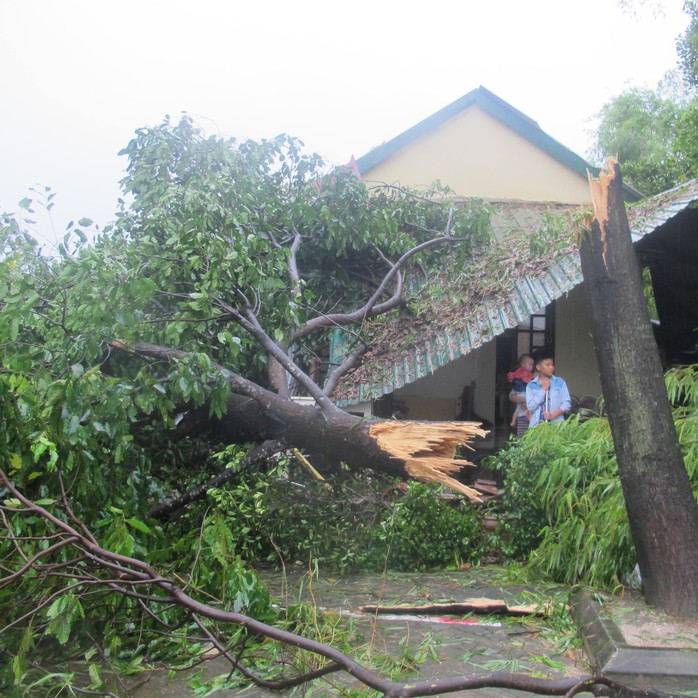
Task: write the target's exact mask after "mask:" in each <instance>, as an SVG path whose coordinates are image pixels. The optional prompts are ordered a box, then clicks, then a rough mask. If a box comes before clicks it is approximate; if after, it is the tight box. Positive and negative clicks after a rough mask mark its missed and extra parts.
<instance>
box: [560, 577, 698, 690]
mask: <svg viewBox="0 0 698 698" xmlns="http://www.w3.org/2000/svg"><path fill="white" fill-rule="evenodd" d="M572 614H573V616H574V618H575V620H576V622H577V624H578V626H579V628H580V630H581V634H582V638H583V640H584V647H585V649H586V653H587V656H588V658H589V661H590V664H591V666H592V669H593V670H594V673H595V674H597V675H599V674H603V675H604V676H607V677H608V678H610V679H613V680H615V681H618V682H619V683H624V684H627V685H629V686H633V687H634V688H637V689H645V690H650V689H652V690H661V691H666V692H681V691H690V692H692V695H698V621H696V620H687V619H682V618H676V617H673V616H669V615H667V614H664V613H661V612H659V611H656V610H653V609H651V608H648V607H647V606H646V605H645V604H644V601H643V599H642V597H640V596H639V595H638V594H634V593H632V592H631V593H628V594H627V595H626V596H625V597H621V598H618V597H611V596H609V595H607V594H603V595H600V594H592V593H590V592H589V591H587V590H580V591H578V592H576V593H575V594H574V595H573V597H572Z"/></svg>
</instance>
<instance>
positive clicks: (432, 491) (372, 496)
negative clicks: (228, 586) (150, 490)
mask: <svg viewBox="0 0 698 698" xmlns="http://www.w3.org/2000/svg"><path fill="white" fill-rule="evenodd" d="M294 467H295V466H294V464H293V462H292V461H290V462H288V463H286V462H284V463H282V464H279V465H278V466H277V467H276V468H274V469H272V470H271V471H269V472H268V473H259V472H254V473H252V472H250V473H241V474H240V476H239V478H238V479H237V480H236V481H235V484H233V485H229V486H228V487H226V489H221V490H215V491H212V492H210V493H209V495H210V497H209V500H210V501H212V502H213V503H214V508H213V510H212V511H210V512H209V513H208V515H207V521H209V520H212V519H213V518H216V520H217V521H219V522H220V518H221V517H222V519H223V520H224V521H225V526H226V527H227V529H228V530H229V531H230V535H229V537H228V539H229V540H230V546H231V555H234V556H240V557H241V558H242V559H244V560H245V561H246V562H248V563H258V562H271V563H279V562H280V561H282V562H284V563H285V564H292V563H296V562H302V563H303V564H307V563H308V562H309V561H310V560H313V561H314V562H315V563H317V564H319V565H321V566H323V567H324V568H326V569H330V570H332V571H333V572H339V573H346V572H353V571H381V570H383V569H396V570H424V569H427V568H432V567H444V566H452V565H459V564H462V563H464V562H474V561H477V560H478V559H479V558H480V556H481V554H482V552H483V549H484V546H483V527H482V515H481V513H480V512H479V510H475V509H473V508H472V507H471V506H470V505H469V504H468V503H466V502H465V501H464V500H463V499H462V498H460V497H454V498H452V499H446V498H444V497H442V496H441V490H440V488H438V487H435V486H432V485H425V484H421V483H417V482H412V483H410V484H409V485H408V486H404V485H403V484H402V483H399V482H398V481H396V480H395V479H393V478H388V477H386V476H380V477H376V476H375V475H367V474H361V475H351V476H348V475H346V474H345V475H344V477H343V478H342V477H339V478H338V479H337V480H335V481H333V483H332V488H329V487H328V486H327V484H326V483H322V482H318V481H317V480H312V479H309V478H308V477H307V476H306V475H305V473H304V472H297V471H295V470H294ZM209 528H210V524H208V523H207V524H204V527H203V530H204V531H207V530H209ZM218 538H219V539H220V538H221V536H220V535H218Z"/></svg>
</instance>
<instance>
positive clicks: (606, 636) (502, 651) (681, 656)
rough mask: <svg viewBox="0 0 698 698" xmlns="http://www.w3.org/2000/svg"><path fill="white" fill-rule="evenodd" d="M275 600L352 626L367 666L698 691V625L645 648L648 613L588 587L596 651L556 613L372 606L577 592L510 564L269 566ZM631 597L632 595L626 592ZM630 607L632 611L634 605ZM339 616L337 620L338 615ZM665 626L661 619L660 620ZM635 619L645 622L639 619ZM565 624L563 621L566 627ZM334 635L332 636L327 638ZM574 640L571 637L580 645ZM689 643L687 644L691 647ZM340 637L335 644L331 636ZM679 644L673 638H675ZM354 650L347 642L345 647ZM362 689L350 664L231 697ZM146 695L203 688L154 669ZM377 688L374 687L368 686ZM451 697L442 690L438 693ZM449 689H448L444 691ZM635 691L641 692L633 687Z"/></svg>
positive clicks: (477, 693)
mask: <svg viewBox="0 0 698 698" xmlns="http://www.w3.org/2000/svg"><path fill="white" fill-rule="evenodd" d="M263 577H264V578H265V581H266V582H267V583H268V585H269V587H270V589H271V591H272V594H273V596H274V598H276V599H278V600H279V603H280V604H281V605H282V607H289V606H291V605H294V604H297V603H298V602H300V601H306V602H308V603H309V607H310V608H312V607H318V608H320V609H323V610H324V611H325V612H326V614H327V615H326V619H329V620H330V621H331V622H330V625H331V623H332V622H336V627H337V630H338V632H339V629H340V628H341V627H346V626H347V625H351V627H352V631H353V632H352V637H353V640H354V646H353V647H352V648H351V650H350V651H348V652H347V653H348V654H350V655H351V656H353V657H354V658H355V659H357V660H359V661H360V662H362V663H364V664H373V665H375V666H377V667H378V671H379V673H380V674H381V675H382V676H390V675H391V674H392V675H393V678H394V680H396V681H401V682H402V681H404V682H408V681H418V680H432V679H435V678H447V677H459V676H463V675H473V676H475V675H482V674H483V673H487V672H495V671H513V672H517V673H522V674H528V675H533V676H537V677H541V678H545V679H550V680H562V681H565V680H568V679H571V678H573V677H582V676H590V675H593V674H596V675H598V674H604V675H606V676H608V677H609V678H612V679H614V680H616V681H618V682H620V683H623V684H625V685H628V686H632V687H633V688H636V689H637V690H638V691H646V693H644V695H647V696H650V695H652V690H654V691H660V690H661V691H667V692H681V691H689V693H688V694H686V695H698V627H697V628H696V636H695V641H696V645H695V647H693V646H692V643H693V637H692V636H691V637H688V638H684V637H683V635H684V634H685V633H683V630H684V628H683V626H681V627H679V630H678V632H677V629H676V628H675V627H672V628H671V633H673V634H674V636H675V637H673V638H672V642H671V643H669V642H667V641H666V638H667V637H668V635H667V633H664V634H663V635H662V640H661V643H662V644H660V645H659V646H652V638H649V646H647V639H646V642H645V645H646V646H643V647H639V646H636V645H635V644H633V643H634V640H632V639H630V640H629V639H628V638H627V637H626V636H625V635H624V634H623V627H624V625H630V624H632V622H633V621H636V620H637V618H638V617H639V615H640V614H639V613H637V612H634V611H633V610H632V608H631V611H630V613H627V612H626V613H625V614H624V613H615V614H612V613H610V612H609V610H608V607H607V606H606V605H605V604H603V603H601V601H600V599H601V597H598V596H595V595H591V594H588V593H584V592H580V593H577V594H576V595H575V596H574V597H573V600H572V601H573V603H572V614H573V616H574V617H575V619H576V620H577V622H578V623H579V625H580V627H581V628H582V635H583V638H584V646H585V649H586V652H585V651H584V650H582V649H581V648H580V647H579V643H578V641H577V647H575V645H574V635H575V634H576V633H575V629H574V628H573V627H572V626H571V625H570V624H569V623H568V624H567V626H565V625H564V623H562V622H560V616H559V614H558V619H557V621H556V619H555V614H554V615H553V620H552V621H545V622H544V621H542V620H537V619H533V618H530V617H523V618H511V617H507V616H477V615H468V616H466V617H461V616H458V617H456V616H448V617H446V616H420V615H419V614H411V615H409V616H399V615H395V614H386V615H384V614H379V615H377V614H367V613H365V612H363V611H362V610H361V608H362V606H366V605H395V604H399V603H402V604H404V603H409V604H413V605H423V604H426V603H432V604H433V603H438V602H460V601H463V600H464V599H467V598H473V597H486V598H490V599H502V600H504V601H505V602H506V603H508V604H521V603H525V604H530V603H532V602H533V603H540V602H541V600H542V599H544V598H550V599H551V600H552V601H553V602H554V603H557V602H561V601H564V600H566V599H567V598H568V595H567V591H566V590H563V589H560V588H554V587H544V586H540V587H535V586H531V585H530V584H525V585H524V584H517V583H515V582H514V581H512V580H511V579H510V578H508V577H507V576H506V573H505V572H504V571H503V570H501V569H500V568H487V567H481V568H470V569H464V570H457V571H452V572H439V573H431V574H429V573H415V574H412V573H405V574H398V573H392V572H387V573H385V574H381V575H366V574H362V575H357V576H351V577H346V578H333V577H322V576H316V575H310V574H304V572H303V570H302V569H296V568H294V569H293V570H291V571H289V572H287V573H286V574H280V573H278V572H275V573H271V572H270V573H264V574H263ZM624 602H626V603H629V602H630V600H629V599H624ZM626 610H627V609H626ZM332 619H334V620H332ZM655 621H656V622H655V631H654V632H655V634H656V635H657V637H659V635H660V633H656V630H657V624H658V623H660V621H659V620H657V619H655ZM635 625H637V623H636V622H635ZM556 626H557V627H556ZM323 639H325V640H326V641H328V640H331V638H323ZM570 643H571V644H570ZM682 643H683V646H682ZM330 644H333V643H332V642H331V641H330ZM669 645H670V646H669ZM343 649H344V648H343ZM228 671H229V666H228V665H227V664H225V663H224V662H222V661H221V660H213V661H210V662H207V664H206V666H205V668H204V674H205V676H206V677H208V678H212V677H213V676H215V675H219V674H223V673H225V674H227V673H228ZM361 688H362V685H361V684H360V683H359V682H358V681H356V680H353V679H352V677H350V676H349V675H348V674H346V673H345V672H342V673H338V674H333V675H332V676H329V677H325V678H324V679H319V680H316V681H314V682H312V683H310V684H308V685H304V686H299V687H297V688H295V689H292V690H289V691H283V692H272V691H268V690H265V689H261V688H257V687H254V686H249V687H246V688H240V689H229V690H225V691H223V693H222V695H225V696H236V697H238V696H239V697H240V698H243V697H247V698H270V697H271V696H276V697H279V696H303V697H304V698H321V697H324V696H350V695H356V693H357V692H358V691H359V690H360V689H361ZM134 695H135V696H136V698H163V697H164V696H170V697H171V698H186V697H187V696H193V695H195V693H194V692H193V691H192V690H191V688H189V686H188V685H187V684H186V681H183V680H182V679H181V678H180V679H177V680H175V681H171V680H169V679H167V678H166V677H165V676H164V675H157V674H155V675H153V677H152V679H151V680H150V681H148V682H147V683H146V684H145V685H144V686H143V687H142V688H141V689H140V690H139V691H137V692H136V693H135V694H134ZM365 695H368V694H365ZM436 695H441V694H436ZM443 695H446V694H443ZM448 695H449V696H455V697H460V696H470V697H471V698H517V697H518V698H524V697H526V696H532V695H534V694H533V693H530V692H526V691H523V690H510V689H502V688H478V689H475V690H468V691H459V692H455V693H449V694H448ZM630 695H640V694H639V693H637V694H630Z"/></svg>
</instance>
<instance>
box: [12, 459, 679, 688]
mask: <svg viewBox="0 0 698 698" xmlns="http://www.w3.org/2000/svg"><path fill="white" fill-rule="evenodd" d="M0 481H1V482H2V484H3V486H4V487H5V488H6V489H7V490H8V491H9V492H10V493H11V495H12V496H13V497H15V498H16V499H18V500H19V501H20V502H21V503H22V504H24V506H25V507H27V509H28V510H29V513H30V514H31V515H34V516H40V517H42V518H43V519H44V520H45V521H46V522H48V523H49V524H50V525H51V526H52V527H53V528H54V529H56V530H58V531H60V532H61V533H62V534H63V535H65V536H67V538H68V540H69V542H70V544H71V545H72V546H74V547H75V548H76V549H77V551H79V552H80V553H81V555H82V556H84V557H86V558H88V559H90V560H91V561H92V562H93V564H94V565H95V567H96V568H97V569H100V568H104V569H107V570H109V571H115V570H116V571H118V574H119V578H118V582H117V581H116V580H115V579H114V578H113V576H112V575H109V577H108V578H107V579H100V578H97V577H95V576H94V575H92V574H90V573H89V572H88V571H87V570H86V569H85V568H84V567H75V570H74V574H75V578H76V579H78V580H80V579H82V581H83V583H85V584H87V583H88V582H89V583H90V584H92V585H94V584H100V583H101V584H104V586H105V588H107V589H111V590H112V591H116V592H119V593H123V594H125V595H128V596H132V597H134V598H138V599H140V600H149V601H151V602H153V603H158V604H160V603H164V602H169V601H173V602H175V603H177V604H178V605H179V606H180V607H181V608H182V609H184V610H186V611H187V612H188V614H189V617H190V618H191V619H192V620H193V621H194V622H195V623H196V624H197V625H198V626H199V627H200V628H201V629H202V631H204V632H205V634H206V636H207V637H208V638H209V639H210V640H211V641H212V642H213V644H214V646H216V647H217V649H218V650H219V651H220V652H221V653H222V656H223V657H225V658H226V659H227V660H228V661H229V662H230V663H231V665H232V666H233V667H234V668H240V669H242V666H241V664H240V661H239V659H238V658H237V657H235V656H233V655H231V654H230V652H228V651H227V650H225V643H224V642H223V641H222V640H221V639H220V638H219V637H218V636H217V635H216V634H215V633H214V632H212V631H211V630H210V629H209V628H207V627H206V626H205V625H204V624H203V622H202V620H201V619H202V618H208V619H209V620H212V621H216V622H218V623H225V624H232V625H237V626H239V627H242V628H246V629H248V630H249V631H250V632H252V633H256V634H259V635H261V636H263V637H266V638H269V639H271V640H274V641H277V642H280V643H282V644H285V645H289V646H291V647H296V648H298V649H302V650H305V651H307V652H310V653H312V654H315V655H317V656H319V657H323V658H324V659H326V660H328V664H327V665H326V666H325V667H322V668H321V669H319V670H317V671H314V672H311V673H309V674H307V675H306V676H304V677H292V678H290V679H288V680H287V681H286V682H285V684H281V683H279V682H277V684H276V686H277V687H283V686H284V685H285V686H292V685H297V683H298V682H299V681H301V680H308V679H309V678H311V677H312V678H317V677H318V676H320V675H323V674H325V673H329V672H334V671H339V670H343V671H346V672H347V673H349V674H350V675H351V676H352V677H354V678H355V679H358V680H359V681H360V682H361V683H363V684H364V685H366V686H368V687H370V688H372V689H374V690H376V691H378V692H379V693H381V694H383V695H384V696H386V698H412V697H413V696H414V697H416V696H427V695H435V694H443V693H450V692H454V691H462V690H472V689H477V688H509V689H515V690H522V691H529V692H533V693H538V694H541V695H570V696H573V695H575V694H577V693H579V692H581V691H583V690H586V691H591V692H594V693H596V692H597V689H600V690H602V691H604V692H605V693H606V694H610V695H611V696H617V698H621V697H623V698H630V697H632V696H639V695H642V696H654V698H660V697H661V696H662V695H663V696H665V698H668V694H661V693H658V692H656V693H655V692H650V693H648V692H646V691H643V692H642V693H637V692H635V691H633V690H632V689H629V688H627V687H625V686H622V685H621V684H618V683H616V682H613V681H610V680H608V679H605V678H604V677H596V678H591V677H570V678H564V679H558V680H547V679H537V678H533V677H531V676H528V675H522V674H514V673H508V672H494V673H487V674H471V675H469V676H460V677H452V678H445V679H434V680H425V681H410V682H408V683H399V682H397V681H392V680H390V679H384V678H382V677H381V676H379V675H378V674H376V673H375V672H373V671H370V670H369V669H366V668H365V667H364V666H362V665H361V664H360V663H358V662H357V661H355V660H354V659H352V658H351V657H349V656H348V655H346V654H344V653H343V652H341V651H339V650H337V649H335V648H333V647H331V646H329V645H326V644H324V643H322V642H318V641H316V640H312V639H309V638H305V637H302V636H300V635H297V634H295V633H291V632H289V631H287V630H283V629H280V628H276V627H274V626H271V625H268V624H266V623H262V622H260V621H257V620H255V619H253V618H251V617H249V616H246V615H244V614H241V613H236V612H232V611H227V610H225V609H223V608H220V607H219V606H212V605H208V604H205V603H201V602H199V601H198V600H196V599H195V598H193V597H192V596H190V595H189V594H187V593H185V592H184V591H183V590H182V589H181V588H180V587H179V586H178V585H177V584H175V583H174V582H172V581H171V580H169V579H167V578H164V577H162V576H160V575H158V574H157V573H156V572H155V571H154V570H153V569H152V568H151V567H150V566H149V565H147V564H146V563H144V562H142V561H141V560H138V559H136V558H132V557H129V556H126V555H122V554H118V553H114V552H112V551H109V550H106V549H105V548H102V547H101V546H100V545H98V544H97V543H95V542H94V537H93V536H92V535H91V534H90V535H85V534H84V533H81V532H80V531H78V530H77V529H76V528H74V527H73V526H72V525H71V524H69V523H66V522H65V521H62V520H61V519H59V518H57V517H56V516H55V515H53V514H51V513H50V512H49V511H47V510H46V509H44V508H43V507H41V506H39V505H38V504H36V503H35V502H33V501H31V500H29V499H28V498H27V497H25V496H24V495H23V494H22V493H21V492H20V491H19V490H18V489H17V488H16V487H15V486H14V485H13V483H12V482H11V481H10V479H9V478H8V477H7V475H6V474H5V472H4V471H3V470H2V469H0ZM44 573H47V574H49V575H50V573H51V571H50V568H49V569H48V570H46V569H44ZM144 584H146V585H149V586H152V587H154V588H158V589H160V590H161V591H163V592H165V596H164V597H162V596H153V595H152V594H151V595H147V594H144V593H142V592H136V591H135V589H134V588H133V587H134V586H136V585H137V586H141V585H144ZM244 673H245V676H247V678H249V679H250V680H252V681H255V682H260V678H259V677H257V676H256V675H255V674H254V673H253V672H250V671H249V670H245V671H244Z"/></svg>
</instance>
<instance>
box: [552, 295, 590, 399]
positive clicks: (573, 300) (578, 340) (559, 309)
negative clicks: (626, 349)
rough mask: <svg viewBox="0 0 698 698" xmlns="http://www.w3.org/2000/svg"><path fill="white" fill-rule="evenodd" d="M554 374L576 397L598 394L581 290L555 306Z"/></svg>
mask: <svg viewBox="0 0 698 698" xmlns="http://www.w3.org/2000/svg"><path fill="white" fill-rule="evenodd" d="M555 371H556V373H557V374H558V375H560V376H562V377H563V378H564V379H565V381H566V382H567V386H568V388H569V389H570V393H572V394H573V395H576V396H577V397H580V398H581V397H584V396H585V395H594V396H595V397H598V396H599V395H600V394H601V380H600V378H599V368H598V364H597V362H596V353H595V352H594V341H593V339H592V336H591V324H590V322H589V315H588V313H587V307H586V297H585V294H584V287H583V286H582V285H580V286H577V287H576V288H575V289H573V290H572V291H571V292H570V293H569V294H568V295H567V296H563V297H562V298H559V299H558V300H557V301H556V303H555Z"/></svg>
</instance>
